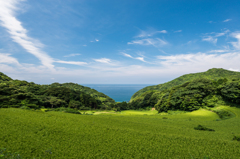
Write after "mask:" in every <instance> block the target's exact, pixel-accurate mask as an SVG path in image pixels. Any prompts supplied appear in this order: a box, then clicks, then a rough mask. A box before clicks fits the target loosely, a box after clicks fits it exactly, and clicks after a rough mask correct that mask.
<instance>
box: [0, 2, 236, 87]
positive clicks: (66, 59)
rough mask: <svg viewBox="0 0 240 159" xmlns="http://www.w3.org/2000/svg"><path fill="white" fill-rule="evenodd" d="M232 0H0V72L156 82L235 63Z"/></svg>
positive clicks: (51, 78)
mask: <svg viewBox="0 0 240 159" xmlns="http://www.w3.org/2000/svg"><path fill="white" fill-rule="evenodd" d="M239 8H240V1H237V0H236V1H235V0H231V1H225V0H211V1H209V0H194V1H192V0H159V1H156V0H148V1H146V0H140V1H139V0H130V1H129V0H121V1H113V0H101V1H99V0H51V1H49V0H41V1H38V0H8V1H6V0H0V72H3V73H5V74H7V75H9V76H10V77H12V78H14V79H21V80H27V81H33V82H35V83H40V84H50V83H53V82H60V83H63V82H74V83H79V84H159V83H163V82H167V81H169V80H172V79H174V78H176V77H178V76H181V75H183V74H186V73H196V72H202V71H206V70H208V69H210V68H224V69H228V70H233V71H239V70H240V62H239V61H240V27H239V26H240V11H239Z"/></svg>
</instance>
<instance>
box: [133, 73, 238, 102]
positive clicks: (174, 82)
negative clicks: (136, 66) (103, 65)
mask: <svg viewBox="0 0 240 159" xmlns="http://www.w3.org/2000/svg"><path fill="white" fill-rule="evenodd" d="M199 78H206V79H210V80H214V81H217V80H218V79H222V80H221V81H218V82H217V84H221V82H222V83H224V82H226V79H230V80H231V79H239V78H240V73H239V72H234V71H229V70H224V69H217V68H212V69H209V70H208V71H206V72H201V73H192V74H186V75H183V76H181V77H178V78H176V79H174V80H172V81H169V82H166V83H164V84H159V85H154V86H148V87H145V88H143V89H141V90H139V91H138V92H136V93H135V94H134V95H133V96H132V98H131V101H132V100H134V99H135V98H136V97H139V96H141V95H142V94H143V93H145V92H147V91H149V90H157V91H163V90H165V89H170V88H172V87H174V86H177V85H181V84H184V83H186V82H189V81H192V80H195V79H199Z"/></svg>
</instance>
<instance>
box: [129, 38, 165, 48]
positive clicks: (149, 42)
mask: <svg viewBox="0 0 240 159" xmlns="http://www.w3.org/2000/svg"><path fill="white" fill-rule="evenodd" d="M127 44H129V45H130V44H135V45H152V46H155V47H161V46H164V45H167V44H168V42H167V41H164V40H162V39H160V38H154V39H153V38H147V39H141V40H133V41H131V42H128V43H127Z"/></svg>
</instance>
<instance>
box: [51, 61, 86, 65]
mask: <svg viewBox="0 0 240 159" xmlns="http://www.w3.org/2000/svg"><path fill="white" fill-rule="evenodd" d="M54 62H57V63H63V64H71V65H79V66H82V65H86V64H87V63H86V62H80V61H61V60H59V61H54Z"/></svg>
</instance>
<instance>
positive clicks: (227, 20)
mask: <svg viewBox="0 0 240 159" xmlns="http://www.w3.org/2000/svg"><path fill="white" fill-rule="evenodd" d="M231 20H232V19H226V20H224V21H223V22H229V21H231Z"/></svg>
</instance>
